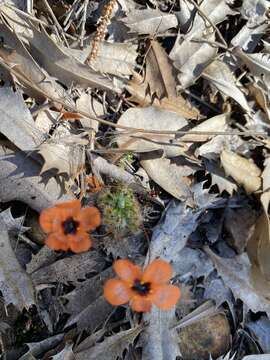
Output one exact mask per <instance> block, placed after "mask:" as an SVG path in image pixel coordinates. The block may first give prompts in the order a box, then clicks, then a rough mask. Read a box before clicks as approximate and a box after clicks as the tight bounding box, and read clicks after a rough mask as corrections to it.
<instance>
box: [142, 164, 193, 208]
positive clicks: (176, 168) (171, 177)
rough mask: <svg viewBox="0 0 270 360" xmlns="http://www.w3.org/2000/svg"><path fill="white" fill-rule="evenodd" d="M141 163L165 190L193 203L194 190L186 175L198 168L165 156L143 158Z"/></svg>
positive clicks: (177, 197) (179, 198)
mask: <svg viewBox="0 0 270 360" xmlns="http://www.w3.org/2000/svg"><path fill="white" fill-rule="evenodd" d="M140 163H141V165H142V167H143V168H144V170H145V171H146V172H147V174H148V176H149V177H150V178H151V179H152V180H154V181H155V182H156V183H157V184H158V185H159V186H160V187H162V188H163V189H164V190H165V191H167V192H168V193H169V194H171V195H172V196H174V197H175V198H176V199H178V200H186V201H187V203H188V204H193V201H192V192H191V190H190V187H189V186H188V184H187V182H186V181H185V180H184V177H187V176H189V175H191V174H193V173H194V172H195V171H196V169H192V168H191V167H189V166H188V165H178V164H176V163H173V162H172V161H170V160H169V159H165V158H160V159H150V160H141V162H140Z"/></svg>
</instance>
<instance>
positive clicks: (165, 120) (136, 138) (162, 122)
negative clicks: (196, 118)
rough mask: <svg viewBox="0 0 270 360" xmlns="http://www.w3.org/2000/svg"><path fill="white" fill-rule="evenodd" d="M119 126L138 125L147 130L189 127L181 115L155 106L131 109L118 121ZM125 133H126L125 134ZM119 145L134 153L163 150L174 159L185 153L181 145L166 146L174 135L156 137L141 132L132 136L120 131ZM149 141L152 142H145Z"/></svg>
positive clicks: (133, 133)
mask: <svg viewBox="0 0 270 360" xmlns="http://www.w3.org/2000/svg"><path fill="white" fill-rule="evenodd" d="M118 124H119V125H125V126H132V127H134V124H136V127H137V128H140V129H145V130H161V131H162V130H165V131H166V130H175V131H176V130H179V129H181V128H182V127H183V126H185V125H187V121H186V119H184V118H183V117H181V116H180V115H178V114H176V113H174V112H171V111H167V110H163V109H160V108H157V107H154V106H149V107H146V108H130V109H128V110H127V111H126V112H125V113H124V114H123V115H122V116H121V117H120V119H119V120H118ZM124 133H125V132H124ZM119 134H120V135H119V136H118V139H117V143H118V146H119V147H124V148H126V149H129V150H134V151H142V152H143V151H153V150H158V149H163V150H164V151H165V153H166V156H168V157H172V156H177V155H181V154H182V153H183V150H182V147H180V146H179V145H175V146H174V145H172V146H171V145H170V144H169V145H165V144H164V143H166V144H167V143H169V140H170V139H174V138H175V136H174V135H158V134H157V135H156V134H142V133H140V132H138V133H136V132H132V134H131V135H129V136H127V135H124V134H123V135H121V132H120V131H119ZM144 139H149V140H150V141H147V140H144Z"/></svg>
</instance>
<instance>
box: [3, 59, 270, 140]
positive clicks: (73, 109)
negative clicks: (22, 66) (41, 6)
mask: <svg viewBox="0 0 270 360" xmlns="http://www.w3.org/2000/svg"><path fill="white" fill-rule="evenodd" d="M0 64H1V66H3V67H4V68H5V69H7V70H8V71H9V72H10V73H11V74H13V75H14V76H15V77H17V78H18V79H19V80H21V81H23V82H24V83H25V84H26V85H28V86H30V87H32V89H35V90H36V91H37V92H39V93H40V94H42V95H43V96H45V97H47V98H48V99H49V100H51V101H52V102H54V103H58V104H61V105H62V106H63V107H64V108H65V109H66V110H68V111H71V112H75V113H78V114H80V115H82V116H84V117H85V118H87V119H89V120H95V121H97V122H99V123H101V124H104V125H108V126H111V127H113V128H118V129H124V130H128V131H131V132H132V133H133V134H134V133H143V134H159V135H161V134H164V135H172V134H175V135H184V134H192V135H199V134H204V135H206V134H207V135H216V134H220V135H229V136H231V135H241V136H252V135H259V136H268V135H267V133H265V132H256V131H242V132H240V131H239V132H237V133H236V132H234V133H232V132H216V131H209V132H200V131H190V130H187V131H181V130H177V131H173V130H161V131H160V130H146V129H142V128H135V127H131V126H125V125H121V124H115V123H113V122H111V121H108V120H104V119H99V118H97V117H95V116H89V114H88V113H87V112H85V111H82V110H78V109H77V108H76V107H75V106H72V105H70V104H68V103H66V102H65V101H64V100H62V99H59V98H55V97H54V96H52V95H49V94H47V93H46V92H45V91H43V90H42V89H40V88H39V87H38V86H37V85H36V84H34V83H32V82H31V81H30V80H28V79H27V78H25V77H24V76H23V75H22V74H20V73H19V72H17V71H16V70H15V68H13V67H10V66H9V65H7V64H6V63H5V62H4V61H3V60H2V59H0Z"/></svg>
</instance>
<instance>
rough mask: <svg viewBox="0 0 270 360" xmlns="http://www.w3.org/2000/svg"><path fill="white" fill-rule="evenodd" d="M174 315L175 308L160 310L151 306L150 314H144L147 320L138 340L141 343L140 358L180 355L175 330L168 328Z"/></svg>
mask: <svg viewBox="0 0 270 360" xmlns="http://www.w3.org/2000/svg"><path fill="white" fill-rule="evenodd" d="M174 317H175V309H174V308H173V309H172V310H169V311H161V310H159V309H157V308H153V310H152V312H151V315H149V316H148V315H147V314H145V315H144V320H145V321H147V320H148V321H149V325H148V326H147V328H146V329H145V331H144V333H143V335H142V336H141V338H142V339H141V338H140V341H142V343H143V352H142V360H152V359H155V360H164V359H166V360H175V359H176V358H177V357H178V356H180V355H181V353H180V350H179V348H178V345H177V340H176V331H175V330H171V329H169V328H170V327H171V323H172V321H173V320H174Z"/></svg>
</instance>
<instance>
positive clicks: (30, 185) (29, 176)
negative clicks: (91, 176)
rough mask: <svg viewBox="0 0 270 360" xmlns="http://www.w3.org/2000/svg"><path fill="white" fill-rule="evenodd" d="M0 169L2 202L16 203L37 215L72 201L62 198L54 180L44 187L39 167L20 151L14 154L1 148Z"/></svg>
mask: <svg viewBox="0 0 270 360" xmlns="http://www.w3.org/2000/svg"><path fill="white" fill-rule="evenodd" d="M0 167H1V176H0V199H1V202H8V201H12V200H19V201H22V202H24V203H25V204H27V205H29V206H30V207H31V208H32V209H34V210H37V211H40V210H42V209H44V208H47V207H51V206H53V205H54V204H55V203H56V202H61V201H65V200H69V199H71V198H72V196H71V195H68V194H65V195H63V194H62V190H61V187H60V185H59V184H58V183H57V182H56V180H55V178H53V177H51V178H50V179H49V181H48V182H47V184H46V185H45V184H44V183H43V182H42V178H41V177H40V175H39V172H40V166H39V165H38V164H37V163H36V161H35V160H33V159H32V158H30V157H29V156H28V157H27V156H26V155H24V154H23V153H21V152H19V151H17V152H16V154H15V153H14V152H13V151H10V150H9V151H3V149H1V148H0Z"/></svg>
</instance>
